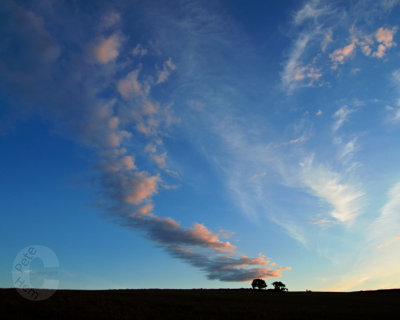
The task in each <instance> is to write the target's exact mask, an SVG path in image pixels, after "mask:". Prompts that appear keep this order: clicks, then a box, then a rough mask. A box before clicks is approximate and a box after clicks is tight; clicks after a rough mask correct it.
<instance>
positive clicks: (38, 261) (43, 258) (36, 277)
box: [12, 245, 59, 301]
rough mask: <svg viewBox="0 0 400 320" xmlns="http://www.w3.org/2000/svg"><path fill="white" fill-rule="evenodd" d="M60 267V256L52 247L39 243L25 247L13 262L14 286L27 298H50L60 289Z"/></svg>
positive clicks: (36, 299)
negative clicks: (58, 256)
mask: <svg viewBox="0 0 400 320" xmlns="http://www.w3.org/2000/svg"><path fill="white" fill-rule="evenodd" d="M58 268H59V263H58V258H57V256H56V254H55V253H54V252H53V251H52V250H51V249H50V248H48V247H44V246H39V245H32V246H28V247H25V248H24V249H22V250H21V251H20V252H19V253H18V254H17V256H16V257H15V260H14V263H13V267H12V278H13V283H14V287H15V288H16V289H17V291H18V292H19V294H20V295H21V296H23V297H24V298H26V299H29V300H34V301H39V300H45V299H48V298H49V297H51V296H52V295H53V294H54V292H55V291H56V290H57V289H58V284H59V280H58V276H59V274H58Z"/></svg>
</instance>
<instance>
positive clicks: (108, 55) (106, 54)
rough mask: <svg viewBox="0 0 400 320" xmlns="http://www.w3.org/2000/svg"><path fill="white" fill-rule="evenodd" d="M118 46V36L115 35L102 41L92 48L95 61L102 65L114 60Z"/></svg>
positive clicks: (117, 52)
mask: <svg viewBox="0 0 400 320" xmlns="http://www.w3.org/2000/svg"><path fill="white" fill-rule="evenodd" d="M120 44H121V43H120V39H119V36H118V35H116V34H114V35H112V36H110V37H108V38H105V39H102V40H101V41H100V43H99V44H98V45H97V46H95V47H94V48H93V56H94V58H95V60H96V61H97V62H99V63H103V64H106V63H108V62H110V61H113V60H115V59H116V58H117V57H118V54H119V51H118V50H119V47H120Z"/></svg>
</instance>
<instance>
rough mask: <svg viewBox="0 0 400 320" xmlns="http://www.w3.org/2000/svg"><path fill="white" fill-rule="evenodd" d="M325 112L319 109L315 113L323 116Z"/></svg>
mask: <svg viewBox="0 0 400 320" xmlns="http://www.w3.org/2000/svg"><path fill="white" fill-rule="evenodd" d="M322 114H323V112H322V110H321V109H318V111H317V112H316V113H315V115H316V116H322Z"/></svg>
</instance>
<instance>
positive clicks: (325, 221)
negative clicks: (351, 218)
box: [309, 219, 338, 225]
mask: <svg viewBox="0 0 400 320" xmlns="http://www.w3.org/2000/svg"><path fill="white" fill-rule="evenodd" d="M309 223H310V224H317V225H330V224H336V223H338V222H337V221H335V220H329V219H319V220H313V221H310V222H309Z"/></svg>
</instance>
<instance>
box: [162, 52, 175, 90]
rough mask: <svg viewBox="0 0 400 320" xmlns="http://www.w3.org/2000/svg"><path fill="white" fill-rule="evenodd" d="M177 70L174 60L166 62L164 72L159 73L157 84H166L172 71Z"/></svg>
mask: <svg viewBox="0 0 400 320" xmlns="http://www.w3.org/2000/svg"><path fill="white" fill-rule="evenodd" d="M175 69H176V66H175V65H174V64H173V62H172V59H171V58H169V59H168V60H167V61H165V62H164V64H163V68H162V70H159V71H158V76H157V84H159V83H163V82H165V81H166V80H167V79H168V77H169V75H170V74H171V72H172V71H174V70H175Z"/></svg>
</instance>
